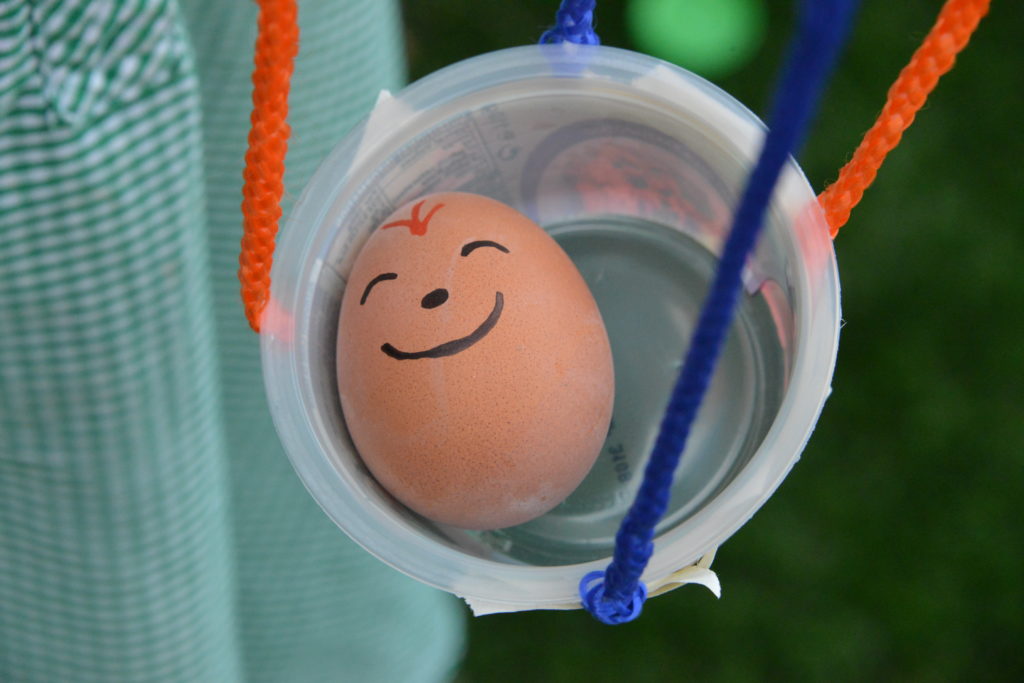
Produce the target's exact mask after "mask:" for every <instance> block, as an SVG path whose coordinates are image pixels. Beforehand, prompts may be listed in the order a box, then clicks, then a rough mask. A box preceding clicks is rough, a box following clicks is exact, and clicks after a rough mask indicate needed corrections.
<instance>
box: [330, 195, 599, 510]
mask: <svg viewBox="0 0 1024 683" xmlns="http://www.w3.org/2000/svg"><path fill="white" fill-rule="evenodd" d="M338 385H339V392H340V396H341V404H342V410H343V412H344V415H345V421H346V424H347V426H348V429H349V433H350V434H351V436H352V439H353V442H354V444H355V446H356V449H357V450H358V452H359V454H360V457H361V458H362V460H363V462H364V463H365V464H366V466H367V468H368V469H369V470H370V471H371V472H372V473H373V475H374V477H375V478H376V479H377V481H378V482H379V483H380V484H381V485H382V486H383V487H384V488H385V489H387V490H388V491H389V492H390V493H391V494H392V495H394V497H395V498H397V499H398V500H399V501H401V502H402V503H404V504H405V505H406V506H408V507H409V508H411V509H412V510H414V511H416V512H418V513H420V514H421V515H423V516H425V517H427V518H430V519H432V520H434V521H437V522H442V523H445V524H450V525H453V526H458V527H462V528H471V529H495V528H501V527H507V526H512V525H515V524H519V523H522V522H525V521H527V520H529V519H532V518H534V517H537V516H540V515H542V514H544V513H545V512H547V511H548V510H550V509H551V508H553V507H554V506H556V505H557V504H558V503H560V502H561V501H562V500H564V499H565V498H566V497H567V496H568V495H569V494H570V493H571V492H572V491H573V490H574V489H575V488H576V486H578V485H579V483H580V482H581V481H582V480H583V478H584V477H585V476H586V474H587V472H588V471H589V470H590V468H591V466H592V465H593V463H594V460H595V459H596V457H597V455H598V453H599V451H600V449H601V446H602V444H603V442H604V438H605V435H606V434H607V431H608V424H609V421H610V419H611V409H612V399H613V393H614V379H613V371H612V358H611V349H610V347H609V344H608V336H607V333H606V332H605V328H604V323H603V321H602V320H601V315H600V313H599V311H598V309H597V305H596V304H595V303H594V299H593V297H592V296H591V294H590V291H589V289H588V288H587V286H586V284H585V283H584V281H583V278H582V277H581V276H580V274H579V271H577V270H576V268H575V266H574V265H573V264H572V262H571V261H570V260H569V257H568V256H567V255H566V254H565V252H563V251H562V249H561V248H560V247H558V245H557V244H556V243H555V242H554V240H553V239H552V238H551V237H550V236H549V235H548V234H547V233H545V232H544V231H543V230H542V229H541V228H540V227H539V226H538V225H536V224H535V223H533V222H532V221H531V220H529V219H528V218H527V217H526V216H524V215H522V214H521V213H519V212H518V211H516V210H514V209H512V208H511V207H509V206H506V205H505V204H502V203H500V202H497V201H495V200H493V199H489V198H487V197H482V196H478V195H472V194H465V193H442V194H435V195H430V196H427V197H423V198H420V199H418V200H416V201H415V202H411V203H410V204H408V205H406V206H404V207H402V208H400V209H398V210H397V211H396V212H395V213H394V214H392V216H390V217H389V218H388V219H387V220H385V221H384V223H383V224H382V225H381V227H380V228H378V229H376V230H374V231H373V233H372V234H371V235H370V237H369V238H368V239H367V241H366V243H365V245H364V246H363V248H362V249H361V251H360V252H359V255H358V256H357V258H356V261H355V263H354V264H353V267H352V271H351V274H350V276H349V278H348V280H347V284H346V288H345V293H344V296H343V299H342V306H341V314H340V319H339V330H338Z"/></svg>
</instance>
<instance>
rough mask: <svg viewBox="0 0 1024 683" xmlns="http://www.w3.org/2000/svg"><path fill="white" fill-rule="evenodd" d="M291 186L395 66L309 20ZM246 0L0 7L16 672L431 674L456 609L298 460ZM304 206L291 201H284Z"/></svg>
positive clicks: (93, 0) (397, 70)
mask: <svg viewBox="0 0 1024 683" xmlns="http://www.w3.org/2000/svg"><path fill="white" fill-rule="evenodd" d="M300 17H301V22H302V28H303V38H302V48H301V55H300V58H299V62H298V64H297V67H296V79H295V84H294V92H293V98H292V101H293V115H292V118H291V120H292V125H293V131H294V133H293V146H292V149H291V151H290V153H289V170H288V175H287V178H286V185H287V191H288V194H289V195H290V196H292V197H294V196H296V195H297V194H298V193H299V192H300V191H301V187H302V184H303V183H304V182H305V180H306V179H307V178H308V177H309V175H310V173H311V172H312V170H313V168H314V167H315V164H316V163H317V162H318V161H319V159H320V158H322V156H323V155H324V154H325V152H326V151H327V150H328V149H329V148H330V146H331V145H332V144H333V143H334V142H336V141H337V140H338V139H339V138H340V136H342V135H343V134H344V132H345V130H346V129H347V127H348V126H350V125H351V124H352V123H353V121H354V120H355V118H356V117H358V116H359V115H360V114H361V113H363V112H364V111H365V110H366V109H367V108H368V106H369V105H370V104H371V103H372V101H373V99H374V97H375V95H376V92H377V90H378V89H379V88H380V87H394V86H395V85H396V84H397V83H398V82H399V81H400V79H401V77H402V70H401V63H400V60H399V55H400V49H399V39H398V31H397V28H398V18H397V12H396V8H395V6H394V5H393V4H392V3H391V2H386V1H384V0H344V1H340V0H334V1H332V2H308V3H306V4H302V5H300ZM254 30H255V7H254V5H253V3H251V2H248V1H247V0H218V1H217V2H212V1H211V0H178V1H177V2H175V0H0V680H2V681H46V682H47V683H49V682H52V681H105V682H108V681H217V682H221V681H223V682H225V683H230V682H232V681H289V682H291V681H295V682H298V683H303V682H306V681H349V680H351V681H370V682H372V681H435V680H442V679H445V678H447V677H448V676H450V674H451V670H452V667H453V666H454V664H455V661H456V657H457V656H458V653H459V649H460V647H461V613H460V608H459V607H458V606H457V605H455V604H454V603H453V602H452V601H451V600H449V598H448V596H445V595H442V594H440V593H437V592H434V591H432V590H429V589H426V588H424V587H421V586H419V585H417V584H414V583H413V582H412V581H410V580H408V579H405V578H404V577H401V576H399V575H398V574H397V573H395V572H393V571H392V570H390V569H388V568H386V567H384V566H383V565H380V564H379V563H377V562H376V561H375V560H373V559H372V558H370V557H369V556H367V555H366V554H365V553H363V552H362V551H361V550H359V549H358V548H356V547H355V546H354V544H352V543H351V542H349V541H348V540H347V539H346V538H344V537H343V535H342V534H341V533H340V532H339V531H338V530H337V529H336V528H335V527H334V526H333V525H332V524H331V523H330V522H329V521H328V520H327V519H326V517H325V516H324V515H323V514H322V513H321V512H320V511H319V510H318V509H317V507H316V505H315V504H314V503H313V502H312V501H311V499H310V498H309V496H308V495H307V494H306V493H305V491H304V490H303V489H302V487H301V485H300V484H299V483H298V481H297V479H296V477H295V476H294V474H293V473H292V472H291V469H290V467H289V465H288V463H287V460H286V458H285V456H284V455H283V454H282V453H281V451H280V447H279V446H278V445H277V440H276V437H275V436H274V434H273V429H272V426H271V423H270V418H269V416H268V414H267V409H266V404H265V398H264V396H263V389H262V380H261V378H260V370H259V359H258V349H257V341H258V340H257V339H256V336H255V335H253V334H252V333H251V332H249V331H248V328H247V327H246V325H245V321H244V318H243V316H242V313H241V307H240V305H239V303H238V298H237V290H238V285H237V281H236V280H235V274H234V273H235V270H236V269H237V245H238V238H239V235H240V225H241V217H240V214H239V209H238V207H239V204H240V201H241V193H240V178H241V165H242V157H243V153H244V147H245V137H246V133H247V130H246V124H247V118H248V106H249V105H248V95H249V84H248V73H249V71H250V68H251V67H250V64H251V59H252V55H251V51H252V42H253V39H254ZM286 210H287V209H286Z"/></svg>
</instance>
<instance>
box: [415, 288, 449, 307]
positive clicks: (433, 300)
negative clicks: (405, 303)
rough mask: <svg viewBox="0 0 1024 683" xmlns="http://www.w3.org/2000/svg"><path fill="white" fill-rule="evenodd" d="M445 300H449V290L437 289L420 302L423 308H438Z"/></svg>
mask: <svg viewBox="0 0 1024 683" xmlns="http://www.w3.org/2000/svg"><path fill="white" fill-rule="evenodd" d="M445 301H448V290H447V289H435V290H434V291H433V292H431V293H429V294H427V295H426V296H425V297H423V301H421V302H420V306H423V308H437V307H438V306H440V305H441V304H443V303H444V302H445Z"/></svg>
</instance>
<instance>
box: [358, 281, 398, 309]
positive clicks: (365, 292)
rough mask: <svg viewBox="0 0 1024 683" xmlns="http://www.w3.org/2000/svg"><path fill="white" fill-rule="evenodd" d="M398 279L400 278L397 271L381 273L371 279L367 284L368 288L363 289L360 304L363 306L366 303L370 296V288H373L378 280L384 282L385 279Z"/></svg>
mask: <svg viewBox="0 0 1024 683" xmlns="http://www.w3.org/2000/svg"><path fill="white" fill-rule="evenodd" d="M397 279H398V274H397V273H381V274H380V275H378V276H377V277H375V278H373V279H372V280H370V282H369V283H368V284H367V285H366V289H364V290H363V296H362V298H360V299H359V305H360V306H362V305H363V304H365V303H366V297H368V296H370V290H371V289H373V286H374V285H375V284H377V283H378V282H384V281H385V280H397Z"/></svg>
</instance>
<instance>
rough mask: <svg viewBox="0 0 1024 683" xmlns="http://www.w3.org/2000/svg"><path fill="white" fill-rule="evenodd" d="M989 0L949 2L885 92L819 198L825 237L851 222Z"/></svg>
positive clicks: (975, 26) (960, 48)
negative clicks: (874, 115)
mask: <svg viewBox="0 0 1024 683" xmlns="http://www.w3.org/2000/svg"><path fill="white" fill-rule="evenodd" d="M988 6H989V0H948V1H947V2H946V4H945V5H943V7H942V11H941V12H940V13H939V18H938V20H937V21H936V22H935V25H934V26H933V27H932V30H931V31H930V32H929V33H928V36H927V37H926V38H925V39H924V42H923V43H922V44H921V46H920V47H919V48H917V51H916V52H915V53H914V56H913V57H911V59H910V63H909V64H907V66H905V67H904V68H903V71H901V72H900V75H899V77H898V78H897V79H896V82H895V83H893V84H892V87H891V88H889V95H888V97H887V98H886V102H885V107H883V108H882V113H881V114H879V116H878V120H877V121H875V125H874V126H872V127H871V130H869V131H868V132H867V133H866V134H865V135H864V139H863V140H862V141H861V143H860V145H859V146H858V147H857V150H856V151H855V152H854V153H853V158H852V159H850V161H849V162H847V164H846V165H845V166H843V168H842V170H841V171H840V172H839V178H838V180H836V182H834V183H833V184H832V185H830V186H828V187H827V188H825V191H824V192H822V193H821V194H820V195H819V196H818V200H819V201H820V202H821V205H822V207H823V208H824V209H825V217H826V219H827V220H828V224H829V228H830V233H831V235H832V237H835V236H836V234H837V233H838V232H839V228H841V227H843V226H844V225H845V224H846V221H847V220H849V218H850V211H851V210H853V207H855V206H856V205H857V203H858V202H860V200H861V197H863V196H864V190H866V189H867V187H868V186H869V185H870V184H871V183H872V182H873V181H874V180H875V175H876V174H877V172H878V168H879V167H880V166H881V165H882V162H883V161H884V160H885V157H886V155H887V154H888V153H889V151H890V150H892V149H893V148H894V147H895V146H896V145H898V144H899V142H900V138H901V137H902V136H903V131H905V130H906V129H907V127H909V126H910V124H911V123H913V122H914V116H915V115H916V114H917V111H918V110H919V109H920V108H921V107H922V106H923V105H924V103H925V100H926V99H928V95H929V93H931V91H932V90H933V89H934V88H935V85H936V83H938V81H939V78H940V77H941V76H942V75H943V74H944V73H946V72H947V71H949V70H950V69H951V68H953V62H954V60H955V59H956V55H957V53H958V52H960V50H962V49H964V47H965V46H966V45H967V41H969V40H970V38H971V34H972V33H973V32H974V29H976V28H977V27H978V22H979V21H981V18H982V17H983V16H985V14H986V13H987V12H988Z"/></svg>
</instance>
